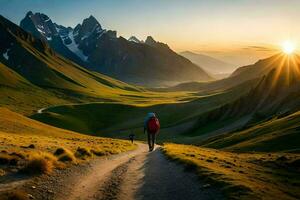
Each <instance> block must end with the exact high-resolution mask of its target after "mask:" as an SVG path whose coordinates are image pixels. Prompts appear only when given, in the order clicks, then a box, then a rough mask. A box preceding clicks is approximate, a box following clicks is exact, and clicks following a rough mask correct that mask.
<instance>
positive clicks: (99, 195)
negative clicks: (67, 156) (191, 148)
mask: <svg viewBox="0 0 300 200" xmlns="http://www.w3.org/2000/svg"><path fill="white" fill-rule="evenodd" d="M31 184H34V188H35V189H31V190H30V192H31V193H30V194H32V195H33V196H34V197H35V199H55V200H56V199H57V200H96V199H97V200H112V199H114V200H132V199H137V200H148V199H149V200H150V199H151V200H153V199H157V200H159V199H166V200H168V199H170V200H171V199H172V200H184V199H185V200H186V199H188V200H193V199H201V200H207V199H223V197H222V195H221V193H220V191H219V190H217V189H216V188H212V187H206V186H205V185H206V184H205V183H204V182H202V181H201V180H200V179H199V178H198V177H197V176H196V175H195V174H194V173H191V172H187V171H185V169H184V167H183V166H181V165H178V164H177V163H175V162H172V161H169V160H168V159H166V157H165V156H164V155H163V153H162V152H161V150H160V147H159V146H157V147H156V148H155V150H154V151H153V152H148V147H147V145H145V144H138V148H137V149H136V150H134V151H130V152H126V153H122V154H120V155H114V156H110V157H107V158H100V159H95V160H92V161H91V162H89V163H87V164H84V165H78V166H74V167H71V168H69V169H66V170H59V171H57V172H55V173H54V174H53V175H52V176H46V177H41V178H39V179H38V180H36V181H35V182H34V183H31ZM26 187H27V188H29V187H32V186H30V184H27V186H26Z"/></svg>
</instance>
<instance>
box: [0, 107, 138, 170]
mask: <svg viewBox="0 0 300 200" xmlns="http://www.w3.org/2000/svg"><path fill="white" fill-rule="evenodd" d="M0 113H1V114H0V152H2V153H1V155H2V156H3V155H9V154H12V153H15V154H19V155H22V157H24V158H25V160H28V161H29V160H33V159H35V158H37V157H42V158H45V159H47V160H51V162H53V163H54V166H60V165H56V164H55V163H56V162H60V160H59V159H60V158H61V156H62V155H59V156H54V152H55V151H56V150H57V149H58V148H63V149H65V150H66V151H65V153H64V154H63V155H67V156H70V157H71V161H72V162H82V161H83V159H80V158H79V159H76V158H75V157H74V154H75V152H76V150H77V149H78V148H84V149H87V150H88V151H91V150H93V151H97V152H100V151H101V152H103V154H101V155H110V154H114V153H121V152H125V151H129V150H133V149H135V148H136V145H134V144H131V143H130V142H129V141H124V140H116V139H109V138H100V137H93V136H86V135H81V134H79V133H76V132H72V131H67V130H63V129H59V128H55V127H52V126H49V125H46V124H43V123H41V122H37V121H35V120H32V119H29V118H27V117H24V116H22V115H20V114H17V113H14V112H12V111H10V110H8V109H6V108H0ZM93 151H91V152H93ZM93 155H96V154H93ZM97 155H98V156H99V155H100V154H97ZM91 157H92V156H91ZM57 159H58V161H57ZM84 160H86V158H85V159H84ZM62 161H64V160H62Z"/></svg>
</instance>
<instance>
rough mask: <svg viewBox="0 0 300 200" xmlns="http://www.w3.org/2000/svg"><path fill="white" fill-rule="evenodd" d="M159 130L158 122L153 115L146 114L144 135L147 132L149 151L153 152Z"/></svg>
mask: <svg viewBox="0 0 300 200" xmlns="http://www.w3.org/2000/svg"><path fill="white" fill-rule="evenodd" d="M159 129H160V124H159V120H158V118H157V117H156V115H155V113H148V115H147V117H146V119H145V123H144V133H146V131H147V135H148V145H149V151H153V149H154V145H155V140H156V135H157V134H158V132H159Z"/></svg>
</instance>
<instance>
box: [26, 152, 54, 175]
mask: <svg viewBox="0 0 300 200" xmlns="http://www.w3.org/2000/svg"><path fill="white" fill-rule="evenodd" d="M56 160H57V159H56V157H54V156H52V155H51V154H48V153H39V154H33V155H31V156H30V159H29V161H28V162H27V164H26V165H25V166H24V167H23V168H22V170H21V172H23V173H26V174H31V175H39V174H49V173H51V172H52V170H53V168H54V164H55V162H56Z"/></svg>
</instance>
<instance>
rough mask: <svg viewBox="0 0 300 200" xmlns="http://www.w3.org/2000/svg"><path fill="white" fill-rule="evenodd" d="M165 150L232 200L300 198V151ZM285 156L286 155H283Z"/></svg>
mask: <svg viewBox="0 0 300 200" xmlns="http://www.w3.org/2000/svg"><path fill="white" fill-rule="evenodd" d="M163 149H164V153H165V154H166V155H167V156H168V157H169V158H171V159H175V160H177V161H179V162H181V163H183V164H185V165H186V166H187V167H188V169H191V170H195V171H196V172H197V173H198V174H199V175H200V176H201V178H202V179H206V180H207V181H209V182H210V183H212V184H216V185H218V186H220V187H221V188H222V191H223V192H224V194H225V195H226V196H227V197H229V198H233V199H260V198H262V199H277V197H280V198H281V199H299V197H300V190H299V188H300V174H299V166H298V167H297V165H295V164H292V163H297V160H299V158H300V155H299V154H287V153H233V152H226V151H219V150H214V149H207V148H200V147H196V146H192V145H177V144H165V145H164V147H163ZM283 156H284V157H283Z"/></svg>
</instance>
